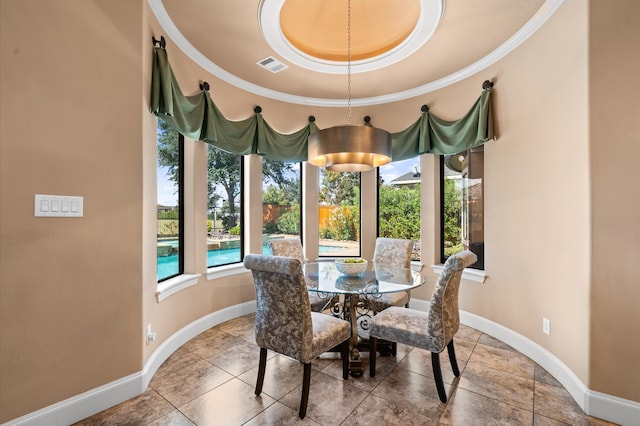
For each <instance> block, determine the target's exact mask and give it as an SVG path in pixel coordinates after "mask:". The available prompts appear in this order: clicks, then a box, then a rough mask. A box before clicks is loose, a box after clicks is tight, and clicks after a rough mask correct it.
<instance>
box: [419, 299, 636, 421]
mask: <svg viewBox="0 0 640 426" xmlns="http://www.w3.org/2000/svg"><path fill="white" fill-rule="evenodd" d="M409 303H410V304H411V307H412V308H413V309H418V310H421V311H427V310H429V304H430V302H429V301H425V300H421V299H414V298H412V299H411V302H409ZM460 322H461V323H462V324H464V325H467V326H469V327H473V328H475V329H476V330H479V331H481V332H483V333H485V334H488V335H489V336H491V337H495V338H496V339H498V340H501V341H503V342H504V343H506V344H507V345H509V346H511V347H512V348H514V349H516V350H517V351H518V352H520V353H522V354H523V355H526V356H528V357H529V358H531V359H532V360H533V361H534V362H536V363H537V364H538V365H540V366H541V367H542V368H544V369H545V370H547V371H548V372H549V374H551V375H552V376H553V377H555V378H556V380H558V381H559V382H560V384H562V386H564V388H565V389H566V390H567V391H568V392H569V394H570V395H571V397H572V398H573V399H574V400H575V401H576V403H577V404H578V405H579V406H580V408H581V409H582V411H584V412H585V413H586V414H588V415H590V416H594V417H598V418H600V419H604V420H607V421H610V422H614V423H617V424H620V425H629V426H631V425H638V419H640V402H636V401H631V400H628V399H624V398H619V397H616V396H613V395H608V394H604V393H601V392H596V391H593V390H591V389H589V388H587V386H586V385H585V384H584V383H582V381H581V380H580V379H579V378H578V376H576V375H575V373H574V372H573V371H571V369H569V367H567V365H566V364H565V363H564V362H562V361H561V360H560V359H559V358H558V357H556V356H555V355H553V354H552V353H551V352H549V351H548V350H546V349H545V348H543V347H542V346H540V345H538V344H537V343H535V342H533V341H532V340H530V339H528V338H526V337H524V336H523V335H521V334H519V333H516V332H515V331H513V330H511V329H509V328H507V327H505V326H503V325H500V324H498V323H496V322H493V321H491V320H488V319H486V318H484V317H481V316H479V315H475V314H472V313H470V312H466V311H462V310H461V311H460Z"/></svg>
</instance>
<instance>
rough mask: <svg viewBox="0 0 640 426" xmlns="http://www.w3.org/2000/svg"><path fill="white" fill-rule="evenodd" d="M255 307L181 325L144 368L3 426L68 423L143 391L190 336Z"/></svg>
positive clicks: (242, 307)
mask: <svg viewBox="0 0 640 426" xmlns="http://www.w3.org/2000/svg"><path fill="white" fill-rule="evenodd" d="M255 311H256V302H255V300H252V301H249V302H245V303H240V304H238V305H234V306H229V307H227V308H224V309H221V310H219V311H216V312H212V313H210V314H208V315H205V316H204V317H202V318H199V319H197V320H195V321H194V322H192V323H190V324H188V325H186V326H184V327H182V328H181V329H180V330H178V331H176V332H175V333H173V335H171V336H170V337H169V338H168V339H167V340H165V341H164V342H162V344H161V345H160V346H158V349H156V350H155V351H154V352H153V354H152V355H151V356H150V357H149V359H148V360H147V362H146V363H145V365H144V368H143V369H142V371H139V372H137V373H133V374H130V375H129V376H126V377H123V378H121V379H118V380H114V381H113V382H110V383H107V384H105V385H102V386H99V387H97V388H95V389H91V390H89V391H87V392H84V393H82V394H79V395H76V396H74V397H71V398H68V399H65V400H63V401H60V402H57V403H55V404H52V405H49V406H48V407H44V408H42V409H40V410H37V411H34V412H32V413H29V414H26V415H24V416H22V417H19V418H17V419H14V420H11V421H9V422H6V423H3V424H2V426H67V425H69V424H72V423H75V422H77V421H80V420H82V419H85V418H87V417H89V416H92V415H93V414H96V413H99V412H100V411H102V410H106V409H107V408H109V407H113V406H114V405H117V404H120V403H121V402H124V401H126V400H128V399H131V398H133V397H135V396H138V395H140V394H141V393H143V392H144V391H145V390H146V389H147V386H148V385H149V382H150V381H151V378H152V377H153V375H154V374H155V373H156V371H157V370H158V368H160V366H161V365H162V363H163V362H165V361H166V360H167V358H169V357H170V356H171V354H173V353H174V352H175V351H176V350H177V349H178V348H179V347H181V346H182V345H184V344H185V343H187V342H188V341H189V340H191V339H192V338H194V337H195V336H197V335H198V334H200V333H202V332H203V331H205V330H207V329H209V328H211V327H214V326H216V325H218V324H220V323H223V322H225V321H228V320H230V319H233V318H237V317H239V316H242V315H246V314H250V313H253V312H255Z"/></svg>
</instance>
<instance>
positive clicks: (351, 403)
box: [280, 372, 367, 425]
mask: <svg viewBox="0 0 640 426" xmlns="http://www.w3.org/2000/svg"><path fill="white" fill-rule="evenodd" d="M301 395H302V383H301V384H300V386H298V387H296V388H295V389H294V390H292V391H291V392H290V393H288V394H287V395H285V396H284V397H283V398H281V399H280V402H281V403H283V404H285V405H286V406H287V407H289V408H291V409H294V410H296V411H297V410H299V408H300V397H301ZM366 396H367V393H366V392H364V391H362V390H360V389H358V388H356V387H355V386H353V385H350V384H349V383H348V381H343V380H342V379H340V380H338V379H335V378H333V377H330V376H327V375H326V374H324V373H322V372H319V373H317V374H315V375H314V376H312V377H311V388H310V390H309V402H308V405H307V416H308V417H309V418H311V419H312V420H314V421H316V422H318V423H320V424H322V425H339V424H340V423H342V421H343V420H344V419H346V418H347V417H348V416H349V414H350V413H351V412H352V411H353V410H354V409H355V408H356V407H357V406H358V405H360V403H361V402H362V401H363V400H364V399H365V398H366Z"/></svg>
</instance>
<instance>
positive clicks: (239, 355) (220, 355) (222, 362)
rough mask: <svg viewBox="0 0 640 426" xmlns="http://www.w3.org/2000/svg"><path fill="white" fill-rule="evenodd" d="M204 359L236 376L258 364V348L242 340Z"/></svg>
mask: <svg viewBox="0 0 640 426" xmlns="http://www.w3.org/2000/svg"><path fill="white" fill-rule="evenodd" d="M205 359H206V360H207V361H209V362H210V363H212V364H213V365H215V366H217V367H220V368H222V369H223V370H224V371H227V372H229V373H231V374H233V375H234V376H238V375H240V374H242V373H244V372H246V371H249V370H251V369H252V368H254V367H257V366H258V363H259V362H260V348H259V347H258V346H256V345H255V344H253V343H249V342H245V341H243V342H242V343H239V344H237V345H233V346H231V347H230V348H228V349H225V350H222V351H220V352H216V353H215V354H213V355H211V356H209V357H206V358H205Z"/></svg>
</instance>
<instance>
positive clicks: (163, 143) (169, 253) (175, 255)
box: [157, 119, 184, 282]
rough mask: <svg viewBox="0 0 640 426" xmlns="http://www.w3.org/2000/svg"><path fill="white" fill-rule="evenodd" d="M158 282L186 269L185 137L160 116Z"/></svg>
mask: <svg viewBox="0 0 640 426" xmlns="http://www.w3.org/2000/svg"><path fill="white" fill-rule="evenodd" d="M157 144H158V169H157V185H158V202H157V207H158V214H157V222H158V242H157V244H158V255H157V270H158V282H160V281H164V280H166V279H168V278H171V277H175V276H176V275H180V274H182V273H183V272H184V250H181V248H183V247H184V221H183V218H184V202H183V197H184V185H183V172H184V137H183V136H182V135H180V134H178V132H176V131H175V130H173V129H171V128H170V127H169V126H167V124H166V123H165V122H164V121H162V119H158V139H157Z"/></svg>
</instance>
